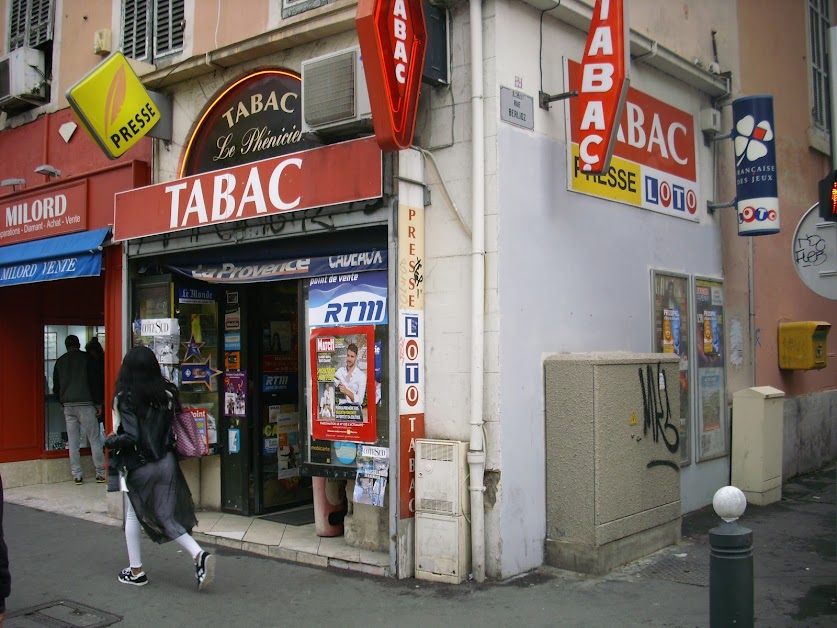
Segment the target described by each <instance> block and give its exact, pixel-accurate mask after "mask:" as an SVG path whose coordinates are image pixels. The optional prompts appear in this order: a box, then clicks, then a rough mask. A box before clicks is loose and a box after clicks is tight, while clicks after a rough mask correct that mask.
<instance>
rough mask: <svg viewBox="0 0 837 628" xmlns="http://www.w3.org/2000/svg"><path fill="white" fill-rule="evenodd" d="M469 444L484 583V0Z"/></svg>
mask: <svg viewBox="0 0 837 628" xmlns="http://www.w3.org/2000/svg"><path fill="white" fill-rule="evenodd" d="M470 9H471V199H472V202H473V214H472V216H473V219H472V225H473V226H472V230H471V418H470V424H471V440H470V443H469V445H468V455H467V459H468V470H469V472H470V478H471V480H470V483H469V486H468V488H469V492H470V496H471V562H472V569H471V572H472V574H473V576H474V579H475V580H476V581H477V582H483V581H484V580H485V510H484V509H483V494H484V492H485V488H484V486H483V478H484V474H485V444H484V442H483V431H482V425H483V416H482V411H483V359H484V354H485V347H484V338H483V330H484V316H485V224H484V223H485V130H484V122H483V118H484V106H485V102H484V100H483V94H482V82H483V69H482V63H483V58H482V0H471V2H470Z"/></svg>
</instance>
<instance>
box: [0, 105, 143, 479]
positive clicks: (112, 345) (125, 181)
mask: <svg viewBox="0 0 837 628" xmlns="http://www.w3.org/2000/svg"><path fill="white" fill-rule="evenodd" d="M71 118H72V116H71V114H70V113H69V110H64V111H61V112H57V113H55V114H52V115H49V116H44V117H43V118H40V119H38V120H37V121H35V122H33V123H31V124H28V125H25V126H24V127H20V128H18V129H11V130H9V131H5V132H3V133H0V155H2V157H0V171H2V172H4V173H5V175H6V176H9V177H22V178H25V179H26V180H27V185H26V187H25V188H24V189H20V190H17V191H14V192H11V193H9V194H2V193H0V203H2V204H3V206H4V207H5V206H8V205H11V204H14V202H15V199H16V198H18V197H22V196H26V195H32V194H33V193H39V192H47V191H48V190H49V188H50V187H51V186H58V185H65V184H67V183H70V182H73V181H79V180H86V181H87V203H86V206H87V228H88V229H90V230H93V229H101V228H103V227H107V226H109V225H112V223H113V206H114V200H113V197H114V194H116V193H117V192H121V191H125V190H130V189H132V188H136V187H141V186H144V185H148V183H149V182H150V167H149V163H150V160H151V142H150V140H147V141H143V142H141V145H140V146H137V147H135V148H134V149H132V150H131V151H129V153H127V154H126V155H125V156H123V158H121V159H120V160H118V161H110V160H108V159H107V158H106V157H105V156H104V155H103V154H102V151H101V150H100V149H99V148H98V146H96V144H95V143H94V142H93V141H92V139H90V137H89V136H87V134H86V133H85V132H84V131H82V130H81V129H79V130H77V131H76V133H75V134H74V136H73V138H72V140H71V141H70V142H66V143H65V142H64V141H63V140H62V139H56V138H60V136H59V135H58V133H57V130H58V128H59V127H60V126H61V124H64V123H65V122H67V121H69V120H71ZM42 163H48V164H50V165H53V166H55V167H56V168H58V169H59V170H61V174H62V176H61V178H60V179H53V180H52V182H43V183H41V185H33V183H34V182H36V181H37V182H41V180H43V179H45V178H44V177H42V176H41V175H37V174H34V168H35V167H36V166H37V165H40V164H42ZM3 191H4V192H5V191H6V190H5V189H4V190H3ZM122 272H123V268H122V253H121V247H120V246H118V245H117V246H110V247H107V248H106V249H105V250H104V252H103V256H102V274H101V275H100V276H99V277H90V278H79V279H64V280H60V281H51V282H42V283H33V284H27V285H20V286H7V287H2V288H0V463H2V462H17V461H22V460H35V459H39V458H47V457H61V456H66V455H67V454H66V451H58V452H48V451H45V449H44V441H45V438H44V430H45V426H44V394H45V392H46V391H45V390H44V386H45V382H44V356H43V345H44V336H43V332H44V325H45V324H47V323H59V324H72V323H76V322H79V323H80V322H85V323H88V324H91V323H93V324H99V325H101V324H104V326H105V333H106V336H107V341H106V346H107V351H106V355H105V386H106V389H105V397H106V399H108V398H110V397H111V396H112V395H113V382H114V380H115V378H116V373H117V371H118V370H119V365H120V362H121V357H122V320H123V317H122ZM61 353H63V347H59V355H60V354H61ZM110 424H111V417H110V412H109V410H108V411H107V413H106V427H109V426H110Z"/></svg>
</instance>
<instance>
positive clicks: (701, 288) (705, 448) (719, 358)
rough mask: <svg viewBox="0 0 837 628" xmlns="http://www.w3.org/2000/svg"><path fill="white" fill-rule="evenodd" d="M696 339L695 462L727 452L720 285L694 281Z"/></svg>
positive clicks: (722, 295) (718, 283) (721, 292)
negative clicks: (696, 440)
mask: <svg viewBox="0 0 837 628" xmlns="http://www.w3.org/2000/svg"><path fill="white" fill-rule="evenodd" d="M695 310H696V313H697V316H695V319H696V320H695V323H696V325H695V327H696V336H697V340H698V342H697V364H698V372H697V385H698V390H697V399H698V425H699V428H700V429H699V438H700V440H699V442H698V459H699V460H708V459H710V458H717V457H719V456H723V455H725V454H726V452H727V400H726V389H725V381H726V356H725V352H724V346H725V335H724V292H723V284H722V283H721V282H720V281H716V280H711V279H696V280H695Z"/></svg>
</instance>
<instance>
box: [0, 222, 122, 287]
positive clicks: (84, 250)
mask: <svg viewBox="0 0 837 628" xmlns="http://www.w3.org/2000/svg"><path fill="white" fill-rule="evenodd" d="M109 234H110V228H109V227H106V228H104V229H94V230H92V231H80V232H78V233H70V234H68V235H63V236H56V237H54V238H44V239H42V240H34V241H32V242H22V243H21V244H10V245H8V246H3V247H0V286H13V285H16V284H21V283H33V282H36V281H54V280H56V279H69V278H73V277H95V276H97V275H99V274H100V273H101V272H102V243H103V242H104V241H105V240H106V239H107V237H108V235H109Z"/></svg>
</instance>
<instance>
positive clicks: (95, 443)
mask: <svg viewBox="0 0 837 628" xmlns="http://www.w3.org/2000/svg"><path fill="white" fill-rule="evenodd" d="M64 346H65V347H66V348H67V352H66V353H65V354H64V355H62V356H61V357H60V358H58V360H57V361H56V362H55V368H54V369H53V371H52V392H53V394H54V395H55V396H56V398H57V399H58V402H59V403H60V404H61V405H62V406H63V407H64V422H65V423H66V425H67V440H68V447H69V448H70V471H71V473H72V474H73V482H74V483H75V484H77V485H78V484H81V483H82V477H83V474H82V470H81V453H80V452H79V445H80V442H81V430H84V433H85V434H86V435H87V441H88V442H89V443H90V452H91V453H92V454H93V465H94V466H95V467H96V481H97V482H100V483H104V482H105V481H106V480H105V454H104V452H103V451H102V435H101V432H100V431H99V419H98V418H97V416H96V404H95V402H94V400H93V393H92V392H91V386H90V380H89V375H88V374H89V358H90V356H88V355H87V354H86V353H85V352H84V351H82V350H81V343H80V342H79V340H78V336H75V335H73V334H70V335H69V336H67V338H66V339H65V340H64Z"/></svg>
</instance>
